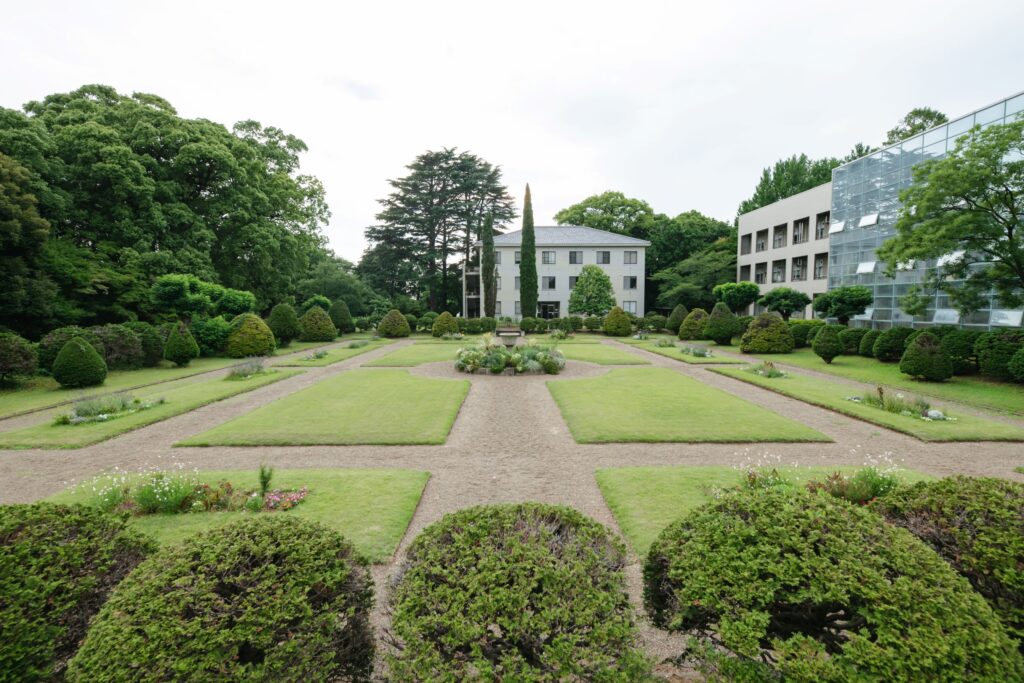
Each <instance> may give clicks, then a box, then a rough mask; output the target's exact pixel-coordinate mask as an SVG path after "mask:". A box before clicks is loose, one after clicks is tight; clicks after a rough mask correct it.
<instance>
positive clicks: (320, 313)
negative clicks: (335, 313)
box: [299, 306, 338, 342]
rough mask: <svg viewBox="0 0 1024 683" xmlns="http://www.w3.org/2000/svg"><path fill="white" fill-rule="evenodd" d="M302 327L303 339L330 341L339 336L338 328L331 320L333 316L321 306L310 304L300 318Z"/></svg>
mask: <svg viewBox="0 0 1024 683" xmlns="http://www.w3.org/2000/svg"><path fill="white" fill-rule="evenodd" d="M299 326H300V327H301V328H302V336H301V339H302V341H305V342H328V341H334V338H335V337H337V336H338V328H337V327H335V326H334V323H333V322H331V316H329V315H328V314H327V311H325V310H324V309H322V308H320V307H319V306H310V307H309V310H308V311H306V312H305V313H303V314H302V318H301V319H300V320H299Z"/></svg>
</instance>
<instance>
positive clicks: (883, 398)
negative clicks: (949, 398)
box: [846, 387, 956, 422]
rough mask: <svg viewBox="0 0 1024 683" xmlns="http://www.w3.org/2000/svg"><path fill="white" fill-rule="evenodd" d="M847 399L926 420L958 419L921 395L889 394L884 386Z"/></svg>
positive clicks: (944, 420) (943, 420)
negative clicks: (910, 398)
mask: <svg viewBox="0 0 1024 683" xmlns="http://www.w3.org/2000/svg"><path fill="white" fill-rule="evenodd" d="M846 400H847V401H853V402H854V403H863V404H864V405H869V406H872V407H874V408H878V409H879V410H885V411H887V412H890V413H896V414H897V415H903V416H905V417H917V418H920V419H922V420H924V421H926V422H946V421H956V418H955V417H950V416H948V415H946V414H945V413H943V412H942V411H941V410H938V409H936V408H933V407H932V405H931V404H930V403H929V402H928V401H926V400H924V399H923V398H921V397H920V396H918V397H917V398H915V399H913V400H908V399H907V398H906V397H905V396H904V395H903V394H899V393H897V394H887V393H886V391H885V389H883V388H882V387H877V388H876V389H875V393H871V392H868V393H866V394H864V395H863V396H847V397H846Z"/></svg>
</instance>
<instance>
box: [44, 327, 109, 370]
mask: <svg viewBox="0 0 1024 683" xmlns="http://www.w3.org/2000/svg"><path fill="white" fill-rule="evenodd" d="M75 337H81V338H82V339H84V340H85V341H86V342H88V343H89V344H90V345H91V346H92V347H93V348H94V349H96V353H98V354H100V356H101V357H102V356H103V343H102V342H101V341H100V340H99V337H97V336H96V334H95V333H94V332H93V331H92V330H84V329H82V328H81V327H78V326H76V325H68V326H67V327H58V328H57V329H55V330H51V331H50V332H49V333H47V334H46V336H44V337H43V338H42V339H41V340H40V342H39V348H38V350H37V352H38V354H39V367H40V368H42V369H43V370H46V371H48V372H52V371H53V361H55V360H56V359H57V354H58V353H60V350H61V349H63V348H64V345H65V344H67V343H68V341H69V340H71V339H73V338H75Z"/></svg>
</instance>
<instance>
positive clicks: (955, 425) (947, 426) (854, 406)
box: [713, 368, 1024, 441]
mask: <svg viewBox="0 0 1024 683" xmlns="http://www.w3.org/2000/svg"><path fill="white" fill-rule="evenodd" d="M713 372H717V373H719V374H721V375H726V376H728V377H735V378H736V379H738V380H741V381H743V382H748V383H750V384H756V385H757V386H759V387H764V388H765V389H768V390H770V391H775V392H777V393H780V394H783V395H785V396H789V397H791V398H795V399H797V400H799V401H804V402H806V403H811V404H813V405H816V406H821V407H822V408H828V409H829V410H834V411H836V412H837V413H842V414H843V415H849V416H850V417H855V418H857V419H858V420H864V421H865V422H870V423H872V424H876V425H879V426H881V427H888V428H889V429H893V430H896V431H897V432H903V433H904V434H909V435H910V436H913V437H915V438H917V439H921V440H922V441H1024V428H1020V427H1015V426H1014V425H1010V424H1006V423H1004V422H996V421H995V420H988V419H985V418H983V417H978V416H976V415H969V414H964V413H957V412H954V413H952V414H951V415H950V413H949V412H948V411H947V410H946V409H945V407H944V406H939V405H936V406H935V407H936V408H937V409H939V410H941V411H942V412H943V413H945V414H946V415H950V416H951V417H954V418H956V421H955V422H953V421H939V422H927V421H925V420H920V419H918V418H915V417H907V416H906V415H900V414H899V413H890V412H888V411H885V410H881V409H879V408H875V407H872V406H870V405H866V404H863V403H855V402H853V401H847V400H846V397H847V396H859V395H860V393H859V392H857V390H856V389H854V388H853V387H850V386H846V385H842V384H831V383H829V382H822V381H821V380H820V379H816V378H814V377H809V376H807V375H801V374H798V373H792V372H791V373H789V374H788V376H786V377H775V378H768V377H763V376H761V375H755V374H754V373H752V372H747V371H746V370H745V369H743V368H714V369H713Z"/></svg>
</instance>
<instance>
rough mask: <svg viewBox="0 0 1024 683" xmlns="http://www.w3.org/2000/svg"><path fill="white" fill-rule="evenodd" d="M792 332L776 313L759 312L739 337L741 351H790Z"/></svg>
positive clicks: (791, 348)
mask: <svg viewBox="0 0 1024 683" xmlns="http://www.w3.org/2000/svg"><path fill="white" fill-rule="evenodd" d="M793 343H794V342H793V333H792V332H790V331H789V325H787V324H786V321H785V320H783V319H782V316H781V315H779V314H778V313H761V314H759V315H758V316H757V317H756V318H754V319H753V320H752V321H751V322H750V325H748V326H747V331H746V332H744V333H743V337H742V338H741V339H740V350H741V351H743V353H791V352H792V351H793Z"/></svg>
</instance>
